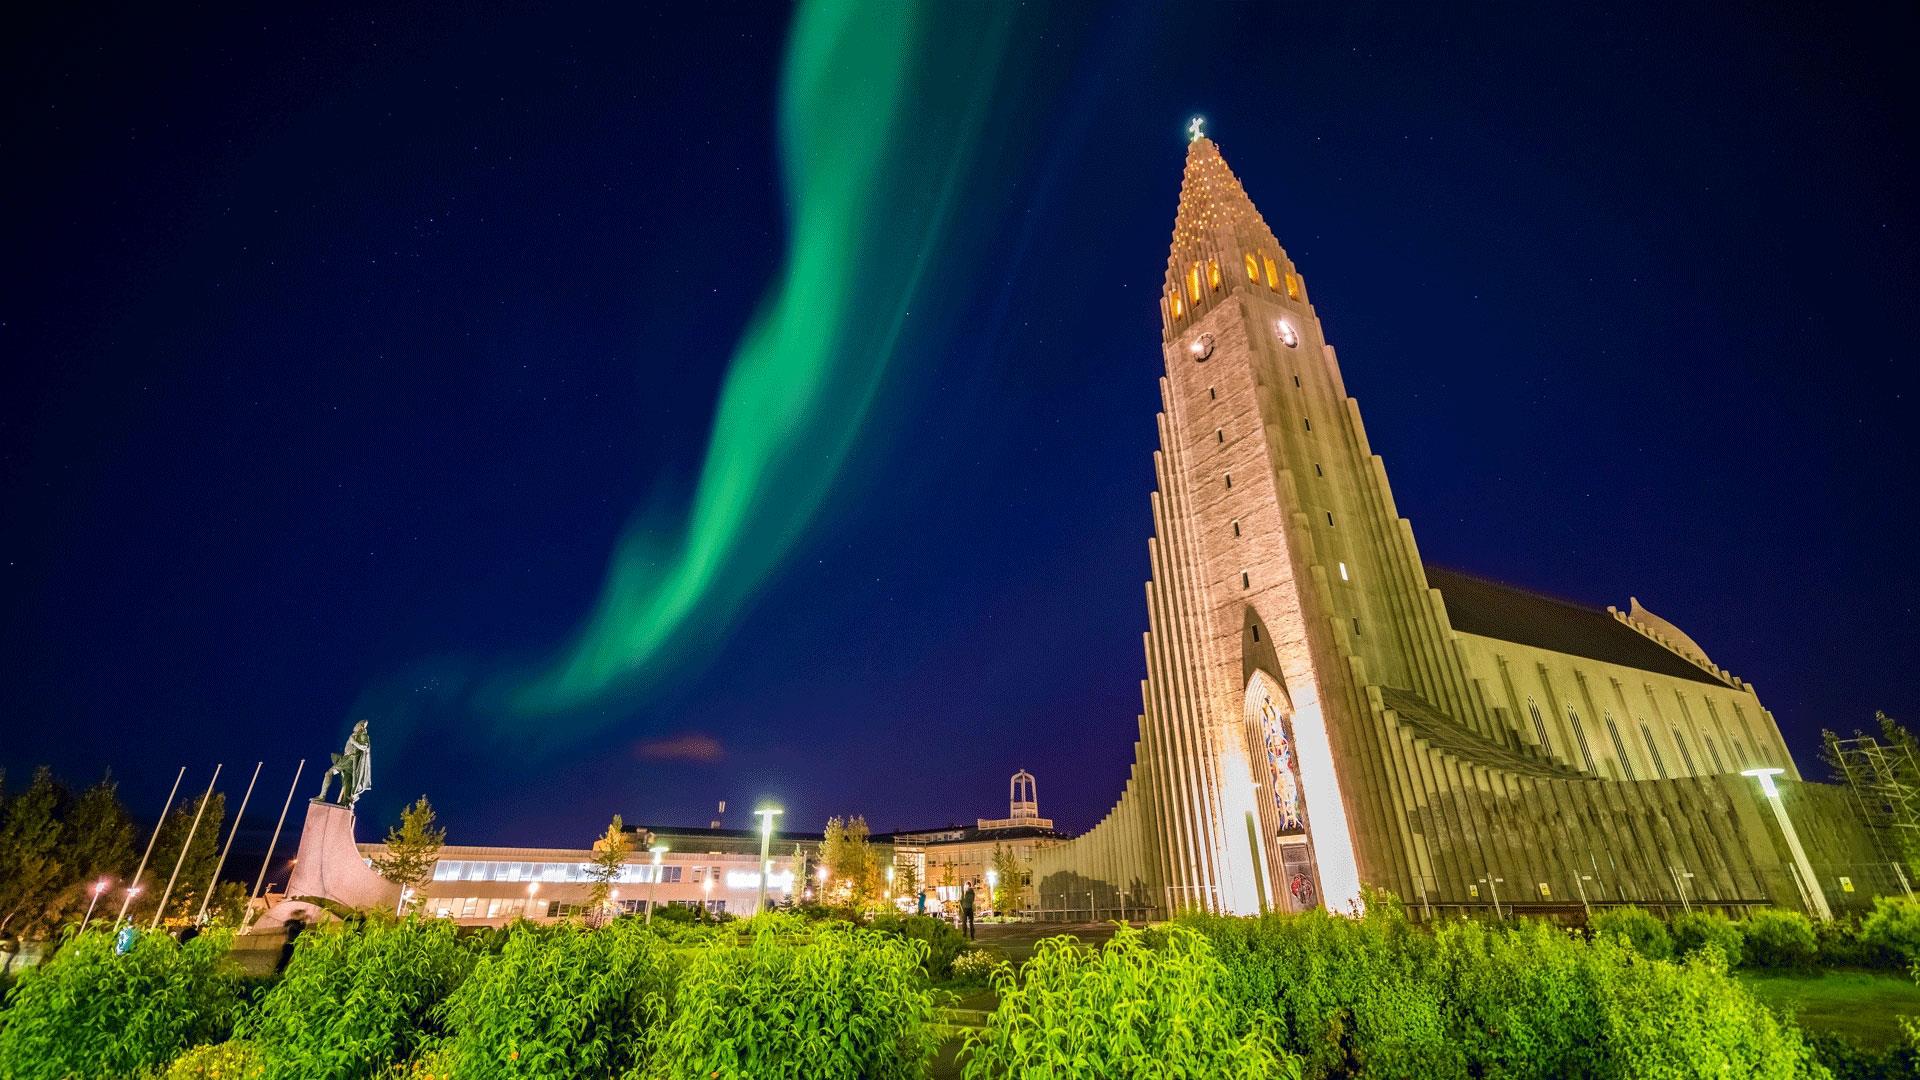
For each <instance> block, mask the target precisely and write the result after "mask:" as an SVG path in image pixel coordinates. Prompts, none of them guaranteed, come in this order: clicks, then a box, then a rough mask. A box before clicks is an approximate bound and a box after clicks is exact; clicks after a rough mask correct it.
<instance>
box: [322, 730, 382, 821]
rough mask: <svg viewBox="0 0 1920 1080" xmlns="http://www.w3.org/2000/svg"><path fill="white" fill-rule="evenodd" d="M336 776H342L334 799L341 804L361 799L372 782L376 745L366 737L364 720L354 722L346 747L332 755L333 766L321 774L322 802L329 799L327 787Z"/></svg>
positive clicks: (349, 803)
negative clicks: (324, 773) (337, 796)
mask: <svg viewBox="0 0 1920 1080" xmlns="http://www.w3.org/2000/svg"><path fill="white" fill-rule="evenodd" d="M336 776H337V777H339V778H340V796H339V798H338V799H337V800H335V801H337V802H338V803H339V804H340V805H342V806H348V807H351V806H352V805H353V804H354V803H356V802H359V801H360V796H361V795H362V794H363V793H364V792H365V791H366V790H367V789H368V788H370V787H372V786H373V746H372V744H371V743H370V742H369V741H368V738H367V722H366V721H365V720H362V721H360V722H359V723H357V724H355V725H353V734H351V735H348V736H347V746H346V749H344V750H342V751H341V752H340V753H338V754H335V755H333V767H332V768H330V769H328V770H327V773H326V775H325V776H322V777H321V778H320V801H321V802H325V801H326V800H327V787H328V786H329V785H331V784H332V783H333V778H334V777H336Z"/></svg>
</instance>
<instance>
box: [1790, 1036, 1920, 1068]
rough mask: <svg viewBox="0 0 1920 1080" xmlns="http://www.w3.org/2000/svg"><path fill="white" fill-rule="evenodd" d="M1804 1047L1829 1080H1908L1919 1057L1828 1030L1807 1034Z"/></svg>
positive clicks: (1906, 1050) (1919, 1065) (1904, 1048)
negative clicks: (1858, 1040)
mask: <svg viewBox="0 0 1920 1080" xmlns="http://www.w3.org/2000/svg"><path fill="white" fill-rule="evenodd" d="M1806 1039H1807V1046H1808V1048H1809V1049H1811V1050H1812V1051H1813V1057H1814V1060H1815V1061H1818V1062H1819V1063H1820V1064H1821V1066H1822V1067H1824V1068H1825V1069H1826V1070H1827V1072H1829V1073H1831V1074H1832V1075H1833V1080H1911V1078H1912V1077H1915V1076H1920V1056H1916V1055H1915V1054H1914V1052H1913V1051H1912V1050H1910V1049H1908V1048H1906V1047H1903V1046H1880V1047H1866V1046H1861V1045H1860V1044H1858V1043H1855V1042H1853V1041H1852V1040H1850V1039H1847V1038H1845V1037H1844V1036H1841V1035H1837V1034H1834V1033H1833V1032H1830V1031H1815V1032H1808V1033H1807V1036H1806Z"/></svg>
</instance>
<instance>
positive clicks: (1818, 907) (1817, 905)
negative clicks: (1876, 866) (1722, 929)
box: [1740, 768, 1833, 919]
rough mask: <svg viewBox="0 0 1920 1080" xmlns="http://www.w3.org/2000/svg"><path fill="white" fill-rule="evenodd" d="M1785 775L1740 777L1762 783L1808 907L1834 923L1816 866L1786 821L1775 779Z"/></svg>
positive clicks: (1757, 772) (1765, 772)
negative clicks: (1809, 860)
mask: <svg viewBox="0 0 1920 1080" xmlns="http://www.w3.org/2000/svg"><path fill="white" fill-rule="evenodd" d="M1783 772H1786V770H1785V769H1777V768H1767V769H1748V770H1746V771H1745V772H1742V773H1741V774H1740V775H1741V776H1751V777H1753V778H1754V779H1755V780H1758V781H1760V791H1761V793H1762V794H1764V795H1766V797H1767V802H1768V803H1770V804H1772V806H1773V817H1774V820H1775V821H1778V822H1779V823H1780V832H1781V833H1782V834H1783V835H1784V836H1786V838H1787V850H1788V851H1790V852H1792V853H1793V865H1794V868H1795V869H1797V870H1798V871H1799V872H1800V882H1799V883H1800V889H1801V892H1802V894H1803V897H1804V899H1805V900H1806V901H1807V906H1808V907H1809V908H1812V909H1813V914H1814V917H1815V918H1818V919H1831V918H1833V909H1832V908H1830V907H1828V906H1827V894H1826V893H1825V892H1823V891H1821V889H1820V879H1818V878H1816V877H1814V876H1813V864H1812V863H1810V862H1808V861H1807V851H1806V849H1805V848H1803V847H1801V846H1800V834H1799V833H1796V832H1794V831H1793V821H1792V820H1791V819H1789V818H1788V817H1787V808H1786V807H1785V806H1782V805H1781V804H1780V788H1779V786H1778V785H1776V784H1775V783H1774V782H1773V778H1774V777H1776V776H1779V775H1780V774H1781V773H1783Z"/></svg>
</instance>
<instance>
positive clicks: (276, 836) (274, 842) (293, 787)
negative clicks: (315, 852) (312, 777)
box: [247, 758, 307, 905]
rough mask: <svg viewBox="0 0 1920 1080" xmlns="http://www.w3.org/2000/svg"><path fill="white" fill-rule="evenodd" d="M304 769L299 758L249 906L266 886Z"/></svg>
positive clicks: (303, 759)
mask: <svg viewBox="0 0 1920 1080" xmlns="http://www.w3.org/2000/svg"><path fill="white" fill-rule="evenodd" d="M306 769H307V759H306V758H301V759H300V764H298V765H296V766H294V769H293V783H292V784H290V785H288V787H287V801H286V804H285V805H284V806H282V807H280V820H279V821H277V822H275V823H274V826H273V839H271V840H269V841H267V857H266V858H264V859H261V860H260V876H259V877H257V878H255V879H253V894H252V895H250V896H248V897H247V903H248V904H249V905H251V904H252V903H253V902H254V901H255V900H258V899H260V886H262V885H264V884H266V881H267V867H269V866H271V865H273V849H274V848H276V847H278V846H280V827H281V826H282V825H285V824H286V823H287V808H288V807H291V806H292V805H293V793H294V792H296V791H298V790H300V774H301V773H303V772H305V771H306Z"/></svg>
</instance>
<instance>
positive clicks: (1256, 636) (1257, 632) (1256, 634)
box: [1253, 626, 1260, 641]
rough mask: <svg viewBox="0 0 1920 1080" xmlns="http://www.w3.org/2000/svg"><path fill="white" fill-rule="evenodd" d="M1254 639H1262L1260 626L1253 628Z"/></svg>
mask: <svg viewBox="0 0 1920 1080" xmlns="http://www.w3.org/2000/svg"><path fill="white" fill-rule="evenodd" d="M1253 640H1255V641H1259V640H1260V628H1259V627H1258V626H1256V627H1254V628H1253Z"/></svg>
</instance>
